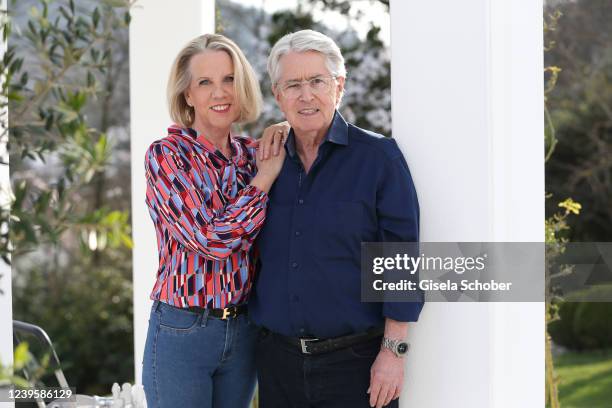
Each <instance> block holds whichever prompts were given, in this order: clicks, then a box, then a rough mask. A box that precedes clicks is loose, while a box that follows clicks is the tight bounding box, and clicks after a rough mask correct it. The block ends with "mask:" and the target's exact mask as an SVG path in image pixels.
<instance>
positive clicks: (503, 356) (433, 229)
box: [391, 0, 544, 408]
mask: <svg viewBox="0 0 612 408" xmlns="http://www.w3.org/2000/svg"><path fill="white" fill-rule="evenodd" d="M542 7H543V5H542V1H541V0H536V1H533V0H517V1H511V2H510V1H505V0H474V1H469V2H456V1H450V0H447V1H436V2H426V1H419V2H403V1H397V0H394V1H393V2H392V4H391V48H392V58H393V59H392V69H391V72H392V96H393V105H392V106H393V135H394V137H395V138H396V139H397V140H398V142H399V143H400V145H401V146H402V149H403V150H404V152H405V154H406V156H407V159H408V162H409V165H410V168H411V171H412V175H413V177H414V179H415V184H416V187H417V192H418V194H419V201H420V204H421V227H422V235H421V239H422V241H430V242H434V241H451V242H456V241H489V242H492V241H526V242H532V241H540V242H541V241H543V239H544V229H543V220H544V159H543V157H544V144H543V136H544V121H543V76H542V73H543V44H542V37H543V28H542ZM543 334H544V304H543V303H497V304H493V303H490V304H487V303H475V304H468V303H446V304H444V303H429V304H426V305H425V308H424V310H423V313H422V314H421V317H420V321H419V322H418V323H416V324H414V325H413V326H412V327H411V333H410V336H411V341H412V349H411V351H410V355H409V356H408V359H407V379H406V384H405V389H404V393H403V394H402V397H401V401H402V403H401V406H402V407H406V408H407V407H418V408H437V407H440V408H443V407H455V406H456V407H473V408H480V407H483V408H484V407H487V408H488V407H494V408H498V407H542V406H544V336H543Z"/></svg>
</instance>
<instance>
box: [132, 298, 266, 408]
mask: <svg viewBox="0 0 612 408" xmlns="http://www.w3.org/2000/svg"><path fill="white" fill-rule="evenodd" d="M256 336H257V327H256V326H255V325H253V324H252V323H250V322H249V320H248V317H247V316H246V314H241V315H239V316H237V317H236V318H229V319H227V320H221V319H216V318H214V317H208V315H207V314H206V313H204V314H197V313H192V312H189V311H187V310H181V309H178V308H175V307H173V306H169V305H167V304H165V303H163V302H158V301H156V302H154V303H153V307H152V309H151V316H150V318H149V331H148V333H147V341H146V345H145V351H144V358H143V370H142V383H143V385H144V389H145V393H146V396H147V406H148V407H149V408H166V407H168V408H176V407H181V408H190V407H198V408H208V407H210V408H225V407H227V408H242V407H248V406H249V403H250V401H251V399H252V397H253V392H254V389H255V361H254V357H255V355H254V346H255V340H256Z"/></svg>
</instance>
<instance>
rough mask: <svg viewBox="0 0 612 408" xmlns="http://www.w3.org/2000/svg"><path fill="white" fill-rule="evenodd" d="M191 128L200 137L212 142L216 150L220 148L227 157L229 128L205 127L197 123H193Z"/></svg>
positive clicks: (228, 151)
mask: <svg viewBox="0 0 612 408" xmlns="http://www.w3.org/2000/svg"><path fill="white" fill-rule="evenodd" d="M193 128H194V129H195V130H196V131H197V132H198V134H199V136H200V137H204V138H205V139H206V140H208V141H209V142H210V143H212V144H213V145H214V146H215V147H216V148H217V150H220V151H221V153H223V155H225V156H226V157H228V154H229V153H230V152H231V150H230V138H229V135H230V130H231V128H229V127H228V128H224V129H221V128H215V127H206V126H202V125H199V124H195V123H194V125H193Z"/></svg>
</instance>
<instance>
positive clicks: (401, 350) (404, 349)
mask: <svg viewBox="0 0 612 408" xmlns="http://www.w3.org/2000/svg"><path fill="white" fill-rule="evenodd" d="M407 351H408V343H400V344H398V345H397V352H398V353H399V354H406V352H407Z"/></svg>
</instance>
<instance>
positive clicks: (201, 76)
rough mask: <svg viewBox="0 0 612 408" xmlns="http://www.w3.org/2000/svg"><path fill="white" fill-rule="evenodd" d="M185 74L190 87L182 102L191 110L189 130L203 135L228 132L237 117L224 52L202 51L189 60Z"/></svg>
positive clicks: (230, 68) (230, 66) (231, 77)
mask: <svg viewBox="0 0 612 408" xmlns="http://www.w3.org/2000/svg"><path fill="white" fill-rule="evenodd" d="M189 71H190V73H191V83H190V84H189V87H188V88H187V89H186V90H185V99H186V100H187V104H189V105H191V106H193V108H194V110H195V118H194V122H193V124H192V127H193V128H194V129H196V130H198V131H200V132H204V133H206V132H207V131H208V132H211V131H213V130H221V131H225V130H227V131H229V128H230V127H231V125H232V123H234V122H235V121H236V120H237V119H238V118H239V117H240V106H238V101H237V100H236V99H235V94H234V64H233V63H232V59H231V58H230V56H229V55H228V54H227V53H226V52H225V51H218V50H206V51H204V52H202V53H200V54H197V55H194V56H193V57H191V61H189ZM205 136H206V135H205Z"/></svg>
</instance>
